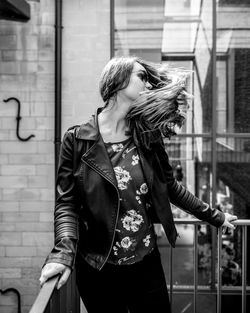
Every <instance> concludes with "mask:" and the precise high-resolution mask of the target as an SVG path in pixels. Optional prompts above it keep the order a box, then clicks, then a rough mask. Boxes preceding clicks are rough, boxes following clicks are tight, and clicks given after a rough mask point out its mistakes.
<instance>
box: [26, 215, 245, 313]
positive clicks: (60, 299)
mask: <svg viewBox="0 0 250 313" xmlns="http://www.w3.org/2000/svg"><path fill="white" fill-rule="evenodd" d="M175 223H176V224H177V225H180V224H182V225H193V226H194V235H193V248H194V264H193V265H194V266H193V285H191V286H176V285H175V284H174V282H173V261H174V260H173V259H174V257H173V249H172V248H171V247H170V254H169V277H170V279H169V293H170V301H171V304H172V303H173V296H174V295H176V294H191V295H193V299H192V307H193V313H198V311H197V296H198V294H209V295H211V294H213V295H216V312H217V313H221V312H222V305H221V303H222V295H224V294H227V295H228V294H233V295H241V310H237V313H240V312H241V313H246V310H247V308H246V299H247V296H248V297H250V287H249V286H247V227H248V226H250V220H237V221H235V222H233V224H234V225H235V226H240V227H241V228H242V241H241V243H242V271H241V273H242V276H241V286H230V287H228V286H222V264H221V256H222V229H221V228H220V229H218V232H217V258H216V262H217V264H216V265H217V271H216V273H217V274H216V275H217V279H216V281H215V282H214V284H211V286H200V285H199V284H198V225H202V224H206V222H202V221H200V220H197V219H175ZM218 269H219V270H218ZM58 279H59V276H56V277H54V278H52V279H50V280H49V281H48V282H46V283H45V284H44V286H43V287H42V288H41V290H40V292H39V294H38V296H37V298H36V300H35V302H34V304H33V306H32V308H31V310H30V313H59V312H60V313H63V312H65V313H66V312H74V313H78V312H80V301H79V295H78V293H77V290H76V288H75V278H74V275H71V277H70V279H69V281H68V283H67V286H64V287H62V288H61V290H60V291H58V290H56V284H57V282H58ZM190 305H191V304H190ZM186 309H188V308H186ZM248 310H249V308H248ZM184 311H185V310H184ZM184 311H182V312H184ZM83 312H87V311H86V309H85V308H83ZM173 312H174V310H173ZM185 312H186V311H185ZM189 312H190V311H189ZM178 313H179V312H178ZM180 313H181V312H180Z"/></svg>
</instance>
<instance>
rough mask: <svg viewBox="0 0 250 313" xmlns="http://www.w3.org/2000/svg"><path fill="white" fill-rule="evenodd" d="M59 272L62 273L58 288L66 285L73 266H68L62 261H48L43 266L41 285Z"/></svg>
mask: <svg viewBox="0 0 250 313" xmlns="http://www.w3.org/2000/svg"><path fill="white" fill-rule="evenodd" d="M59 273H60V274H62V275H61V277H60V279H59V282H58V284H57V289H59V288H61V287H62V285H64V284H65V283H66V281H67V280H68V278H69V275H70V273H71V268H70V267H69V266H66V265H64V264H60V263H47V264H46V265H45V266H44V267H43V269H42V273H41V277H40V278H39V281H40V285H41V287H42V286H43V284H44V283H45V282H46V280H48V279H49V278H50V277H53V276H55V275H56V274H59Z"/></svg>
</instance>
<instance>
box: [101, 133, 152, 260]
mask: <svg viewBox="0 0 250 313" xmlns="http://www.w3.org/2000/svg"><path fill="white" fill-rule="evenodd" d="M105 145H106V149H107V151H108V155H109V157H110V160H111V163H112V165H113V168H114V172H115V176H116V179H117V185H118V190H119V195H120V209H119V215H118V221H117V225H116V231H115V239H114V243H113V247H112V251H111V254H110V256H109V259H108V262H109V263H112V264H132V263H135V262H138V261H141V260H142V258H143V257H144V256H145V255H146V254H148V253H150V252H151V251H152V249H153V248H154V247H155V244H156V238H155V233H154V228H153V225H152V223H151V222H150V220H149V217H148V215H147V210H148V208H149V207H150V204H149V203H150V201H149V193H148V186H147V184H146V182H145V179H144V176H143V172H142V168H141V164H140V158H139V155H138V153H137V149H136V146H135V145H134V143H133V141H132V138H128V139H126V140H125V141H122V142H119V143H105Z"/></svg>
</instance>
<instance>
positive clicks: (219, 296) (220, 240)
mask: <svg viewBox="0 0 250 313" xmlns="http://www.w3.org/2000/svg"><path fill="white" fill-rule="evenodd" d="M221 238H222V227H220V228H219V229H218V240H217V245H218V247H217V249H218V264H217V266H218V267H217V313H221V243H222V239H221Z"/></svg>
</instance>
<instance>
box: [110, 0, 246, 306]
mask: <svg viewBox="0 0 250 313" xmlns="http://www.w3.org/2000/svg"><path fill="white" fill-rule="evenodd" d="M114 2H115V32H114V37H115V46H114V51H115V55H138V56H140V57H142V58H145V59H147V60H149V61H153V62H166V63H168V64H169V65H170V66H173V67H184V68H187V69H189V70H190V71H192V75H191V76H190V80H189V85H188V88H189V92H190V93H192V94H193V95H194V99H193V101H192V102H191V103H190V105H189V109H188V111H187V120H186V124H185V126H184V127H183V129H182V131H181V132H180V134H179V135H178V136H176V137H173V138H172V139H171V140H170V141H169V140H166V141H165V147H166V150H167V152H168V154H169V156H170V160H171V162H172V165H173V169H174V174H175V176H176V178H177V180H178V181H179V182H180V183H181V184H183V185H185V186H186V187H187V188H188V189H189V190H190V191H191V192H193V193H194V194H196V195H197V196H198V197H199V198H201V199H202V200H203V201H205V202H208V203H212V200H214V201H213V202H215V203H216V205H217V206H218V207H219V208H220V209H221V210H222V211H224V212H230V213H234V214H236V215H238V217H239V218H247V219H249V218H250V213H249V212H250V209H249V208H250V196H249V194H250V193H249V190H250V183H249V182H250V139H249V138H250V105H249V101H250V84H249V81H250V3H249V0H218V1H216V14H217V16H216V24H215V23H214V22H215V21H214V20H213V7H212V4H213V2H214V1H210V0H203V1H202V0H180V1H176V0H165V1H164V0H155V1H149V0H145V1H144V0H116V1H114ZM214 25H216V29H213V26H214ZM214 31H215V35H216V36H215V37H216V81H215V82H216V86H217V90H214V91H213V90H212V85H213V83H214V82H213V79H214V75H213V74H214V73H213V72H212V69H213V64H212V52H213V51H214V50H213V49H214V48H215V47H214V46H213V32H214ZM213 92H215V93H216V95H217V101H213V99H214V97H213V96H214V95H213ZM214 102H216V103H214ZM213 109H216V121H213V120H212V112H213ZM213 125H217V126H216V131H217V133H216V134H214V132H213V130H214V129H212V126H213ZM248 135H249V136H248ZM213 148H214V149H215V150H216V157H215V158H212V152H214V151H212V149H213ZM180 169H181V172H180ZM214 176H216V188H215V191H214V194H213V192H212V179H213V177H214ZM173 212H174V215H175V217H182V218H183V217H185V218H190V215H188V214H186V213H185V212H183V211H181V210H179V209H178V208H177V207H174V206H173ZM178 227H179V226H178ZM179 231H180V232H181V233H182V240H181V241H179V246H178V245H177V248H176V249H175V252H174V253H175V255H176V260H177V259H178V258H179V261H178V260H177V261H176V262H177V263H176V264H175V265H176V268H175V269H174V272H175V280H174V283H175V284H176V285H178V284H179V285H181V284H186V285H192V284H193V267H192V262H193V247H192V244H193V239H192V236H193V232H194V228H193V226H188V225H186V226H185V227H184V226H180V228H179ZM212 232H213V230H212V227H210V226H208V225H201V226H200V227H199V228H198V267H199V273H198V281H199V284H200V285H206V286H208V285H209V286H210V285H211V282H214V283H216V279H217V278H216V277H217V276H216V275H217V269H216V267H213V266H212V258H214V261H216V258H217V256H216V251H217V250H216V241H215V240H214V239H212V238H214V237H213V236H212ZM159 234H160V231H159ZM161 240H162V242H163V245H167V243H166V241H164V239H161ZM241 241H242V233H241V228H240V227H239V228H237V229H236V230H235V231H230V230H229V231H227V232H226V233H225V234H224V235H223V240H222V243H223V249H222V283H223V285H224V286H239V285H240V284H241V274H242V273H241V268H242V255H241V249H242V246H241ZM162 252H163V262H165V263H164V264H165V265H164V266H167V264H168V254H167V253H166V250H162ZM183 260H184V262H183ZM178 262H179V263H178ZM180 262H181V264H182V267H183V266H184V267H185V274H183V273H182V272H181V269H182V267H181V265H180ZM184 263H185V264H184ZM183 264H184V265H183ZM248 267H249V266H248ZM248 272H250V271H249V268H248ZM168 275H169V273H168V270H167V269H166V276H167V279H169V277H168ZM227 298H228V297H227ZM174 301H175V299H174ZM183 301H184V300H183ZM185 301H186V302H185ZM185 301H184V302H185V303H186V304H185V305H187V306H189V305H190V303H191V302H190V301H189V299H188V298H187V297H186V298H185ZM205 301H207V303H208V302H209V297H208V296H206V300H205V299H204V303H205ZM223 301H224V300H223ZM184 302H182V303H179V304H180V305H182V309H183V307H185V305H184ZM227 302H228V299H227V300H226V301H224V302H223V308H224V309H225V308H226V304H227ZM224 309H223V310H224ZM229 310H230V308H229Z"/></svg>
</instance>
